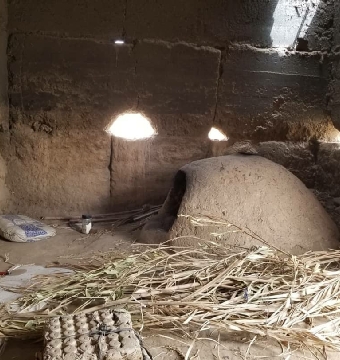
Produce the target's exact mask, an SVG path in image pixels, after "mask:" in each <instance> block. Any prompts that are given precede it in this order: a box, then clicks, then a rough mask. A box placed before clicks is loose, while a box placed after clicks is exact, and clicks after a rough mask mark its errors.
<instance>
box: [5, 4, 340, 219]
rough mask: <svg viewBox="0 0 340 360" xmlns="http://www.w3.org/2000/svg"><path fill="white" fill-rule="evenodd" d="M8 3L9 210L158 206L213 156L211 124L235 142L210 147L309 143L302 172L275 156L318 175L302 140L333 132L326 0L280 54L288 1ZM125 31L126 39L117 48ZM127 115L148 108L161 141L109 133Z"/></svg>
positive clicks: (288, 26) (331, 24)
mask: <svg viewBox="0 0 340 360" xmlns="http://www.w3.org/2000/svg"><path fill="white" fill-rule="evenodd" d="M7 2H8V4H7V8H8V24H7V26H6V25H5V24H6V23H7V20H4V17H3V16H1V18H0V19H1V20H0V21H1V26H0V31H1V36H0V52H1V54H6V52H7V67H6V66H4V64H3V60H0V79H1V85H0V116H1V118H0V120H1V121H0V139H1V142H2V143H3V144H5V141H8V144H7V146H5V148H6V150H2V147H0V155H3V158H4V160H3V161H2V160H1V157H0V186H1V181H2V180H1V179H3V178H4V176H5V170H6V168H7V170H6V184H7V187H8V188H9V191H10V194H11V195H10V201H9V202H8V203H7V204H8V205H7V208H6V209H7V210H8V211H11V212H21V213H26V214H30V215H34V216H37V215H47V214H49V215H63V214H78V213H85V212H103V211H107V210H113V209H118V208H122V207H136V206H140V205H142V204H144V203H150V202H151V203H159V202H161V201H163V200H164V198H165V196H166V193H167V191H168V188H169V184H170V182H171V178H172V176H173V174H174V173H175V171H176V170H177V169H178V168H179V167H180V166H182V165H184V164H186V163H187V162H190V161H192V160H196V159H200V158H204V157H208V156H211V155H212V154H215V152H216V151H215V150H214V147H215V145H214V144H212V142H211V141H210V140H209V139H208V137H207V135H208V132H209V130H210V128H211V127H212V126H217V127H219V128H221V129H222V130H223V131H224V132H225V133H226V134H227V135H228V137H229V138H230V140H229V143H226V144H224V145H222V146H220V148H219V149H218V151H217V153H218V154H223V152H224V150H225V147H226V146H229V144H231V143H233V142H235V141H239V140H244V139H250V140H252V141H255V142H257V143H258V142H270V144H271V145H270V146H272V145H273V144H274V145H275V144H277V142H280V143H281V144H286V142H287V141H288V142H289V143H287V144H288V145H280V146H283V147H284V146H288V147H290V146H295V145H289V144H291V143H292V142H293V143H295V142H303V143H304V144H307V145H306V146H307V148H308V153H309V154H311V155H310V156H308V157H307V158H303V164H304V167H303V168H301V164H300V163H299V162H298V161H295V162H294V161H293V162H292V161H290V160H287V159H286V158H287V156H288V155H287V156H286V157H284V158H285V159H286V160H287V161H288V162H289V163H290V164H297V165H296V166H298V167H299V168H297V169H295V170H296V173H297V174H298V175H299V174H300V175H299V176H300V177H301V178H302V179H303V180H305V179H306V180H305V182H306V184H307V185H308V186H314V185H315V184H316V183H317V180H316V179H317V173H318V172H317V171H316V170H315V154H314V153H315V151H314V150H313V149H315V147H313V146H312V148H311V149H312V150H311V151H310V150H309V149H310V148H309V146H310V145H309V141H311V140H313V141H316V140H317V141H332V139H334V136H335V134H336V130H335V129H334V127H333V123H332V118H331V116H335V117H336V106H337V105H336V100H334V101H333V103H331V101H332V99H333V98H334V96H332V94H333V92H332V91H333V90H330V89H331V88H330V84H334V88H335V87H336V86H337V85H336V79H337V77H336V74H335V73H336V69H337V68H336V64H335V62H336V57H335V56H334V52H336V51H337V50H336V48H334V33H335V31H334V29H336V24H337V22H336V20H337V19H338V17H339V14H338V13H336V11H335V5H334V1H331V0H328V1H326V0H322V1H320V4H319V6H318V8H317V10H316V12H315V16H314V17H313V18H312V19H311V20H310V24H309V27H308V29H307V31H306V33H305V34H304V36H303V38H302V39H300V40H299V41H300V42H301V44H302V48H301V49H299V50H301V51H295V50H294V49H295V45H296V44H295V45H294V44H293V45H294V46H293V47H292V48H289V49H288V47H286V49H279V48H278V44H279V42H280V41H281V40H282V41H283V42H285V41H288V40H287V39H292V38H293V37H294V36H295V34H294V33H293V31H295V30H294V29H295V27H294V26H295V25H296V24H297V23H298V22H299V21H300V20H299V19H300V18H301V16H303V12H302V11H303V8H301V9H300V8H298V9H297V10H296V7H295V6H296V1H293V0H280V1H278V0H271V1H269V0H255V1H254V0H242V1H234V0H227V1H226V0H188V1H185V2H183V1H181V0H174V1H157V0H149V1H140V0H138V1H137V0H116V1H111V0H98V1H89V0H85V1H84V0H82V1H80V0H58V1H57V0H50V1H43V0H8V1H7ZM301 3H304V2H303V1H301ZM0 4H1V6H2V7H3V8H5V5H6V4H5V1H4V0H1V1H0ZM338 10H339V9H337V11H338ZM299 11H300V12H301V13H299ZM1 13H2V12H1ZM287 14H288V15H287ZM294 14H295V15H294ZM280 19H281V20H280ZM282 19H283V20H282ZM275 28H278V29H279V34H280V36H282V39H281V40H280V38H278V40H277V39H276V40H275V41H276V43H274V40H273V35H272V34H273V29H275ZM120 38H124V39H125V40H126V44H125V45H123V46H117V45H115V43H114V41H115V40H116V39H120ZM289 41H291V40H289ZM294 41H295V39H294ZM6 50H7V51H6ZM0 59H3V57H0ZM7 69H8V86H7V82H6V78H7ZM339 78H340V77H339ZM3 79H4V81H3ZM7 99H8V100H9V111H8V108H7ZM126 111H140V112H143V113H144V114H145V115H146V116H147V117H148V118H149V119H150V120H151V122H152V124H153V125H154V127H155V128H156V130H157V133H158V135H157V136H156V137H154V138H153V139H150V140H143V141H136V142H129V141H124V140H121V139H117V138H112V137H110V136H109V135H108V134H107V133H106V132H105V131H104V128H105V127H106V126H107V125H108V124H109V122H110V121H111V120H112V119H114V117H115V116H117V115H118V114H120V113H123V112H126ZM1 114H2V115H1ZM332 114H333V115H332ZM4 134H5V136H4ZM1 136H2V137H1ZM6 139H7V140H6ZM295 147H296V146H295ZM274 150H275V148H273V149H272V150H270V153H271V154H273V153H274V154H275V151H274ZM289 151H290V150H289ZM313 151H314V152H313ZM317 151H319V150H317ZM332 151H333V150H332ZM270 156H272V155H270ZM292 157H294V156H293V155H292ZM280 159H281V158H280ZM288 159H289V156H288ZM274 160H276V158H275V156H274ZM286 160H285V161H286ZM1 161H2V162H1ZM277 161H278V162H279V161H280V160H279V158H277ZM2 163H3V166H2V165H1V164H2ZM294 166H295V165H294ZM294 166H293V165H291V167H293V170H294ZM327 171H328V170H327ZM318 179H319V178H318ZM318 181H319V180H318ZM0 199H1V197H0ZM0 201H1V200H0ZM0 204H1V202H0Z"/></svg>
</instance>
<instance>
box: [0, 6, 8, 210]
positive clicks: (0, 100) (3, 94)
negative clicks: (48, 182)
mask: <svg viewBox="0 0 340 360" xmlns="http://www.w3.org/2000/svg"><path fill="white" fill-rule="evenodd" d="M6 50H7V4H6V2H5V0H0V211H3V210H4V209H5V208H6V201H7V199H8V189H7V186H6V173H7V166H6V161H5V160H6V157H7V156H6V153H7V149H8V140H9V133H8V93H7V91H8V81H7V56H6Z"/></svg>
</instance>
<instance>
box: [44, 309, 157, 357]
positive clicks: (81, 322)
mask: <svg viewBox="0 0 340 360" xmlns="http://www.w3.org/2000/svg"><path fill="white" fill-rule="evenodd" d="M43 359H44V360H151V358H150V357H149V355H148V354H147V352H146V351H145V349H144V348H143V347H142V344H141V341H140V338H139V336H138V334H136V333H135V332H134V330H133V329H132V323H131V316H130V314H129V313H128V312H127V311H125V310H115V311H112V310H103V311H99V312H98V311H96V312H93V313H91V314H79V315H75V316H73V315H69V316H63V317H55V318H51V320H50V321H49V322H48V324H47V326H46V330H45V350H44V356H43Z"/></svg>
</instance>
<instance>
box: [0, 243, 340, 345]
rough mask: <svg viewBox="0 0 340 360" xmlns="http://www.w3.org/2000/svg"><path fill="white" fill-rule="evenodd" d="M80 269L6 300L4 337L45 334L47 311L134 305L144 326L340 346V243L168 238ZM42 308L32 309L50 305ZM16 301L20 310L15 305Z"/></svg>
mask: <svg viewBox="0 0 340 360" xmlns="http://www.w3.org/2000/svg"><path fill="white" fill-rule="evenodd" d="M113 256H114V254H110V253H107V254H104V255H103V256H102V257H101V262H102V265H100V266H97V267H93V265H92V267H91V268H90V269H89V270H84V269H83V268H82V270H80V271H76V272H75V273H74V274H72V275H58V276H45V277H39V278H37V279H36V281H35V283H34V284H33V285H32V286H31V287H29V288H28V289H24V290H23V295H22V296H21V297H20V298H19V300H18V301H17V302H16V303H15V304H9V305H7V306H4V307H3V308H2V309H1V313H0V316H1V320H0V332H1V334H2V335H3V336H27V335H30V334H40V333H41V331H42V328H43V324H44V321H45V320H46V318H47V317H50V316H56V315H59V314H63V313H67V312H70V311H71V310H70V309H72V311H74V312H75V313H77V312H81V311H86V312H91V311H94V310H97V309H101V308H106V307H116V306H126V307H127V308H128V309H129V310H130V311H131V312H133V314H141V315H142V316H140V317H139V318H136V322H137V323H138V322H140V323H142V324H143V328H144V329H155V328H156V329H157V330H158V331H159V329H160V328H163V329H164V328H167V329H174V330H179V329H182V330H183V331H187V330H188V328H189V327H190V329H192V328H197V329H218V330H220V331H234V332H241V331H242V332H244V331H246V332H248V333H252V334H255V335H257V336H267V337H270V338H273V339H275V340H277V341H279V342H287V343H290V344H291V345H295V346H307V347H309V348H310V347H317V348H318V347H323V346H325V347H327V348H331V349H334V350H337V351H340V330H339V328H340V267H339V264H340V251H338V250H334V251H319V252H308V253H306V254H304V255H301V256H291V255H287V254H282V253H281V252H279V251H276V250H275V249H272V248H270V247H268V246H262V247H259V248H252V249H237V248H228V247H223V246H221V245H218V244H215V243H213V242H206V241H205V242H204V245H203V243H202V246H201V247H200V248H198V249H185V248H176V249H174V248H170V249H169V248H168V247H165V246H160V247H157V248H155V249H147V250H146V251H145V252H143V253H140V254H135V255H132V256H128V257H126V258H124V259H121V260H112V258H113ZM42 304H43V309H42V310H40V311H34V312H33V311H30V309H32V308H36V307H39V306H40V307H41V306H42ZM14 305H16V306H17V307H18V308H19V311H13V310H11V309H12V308H13V306H14Z"/></svg>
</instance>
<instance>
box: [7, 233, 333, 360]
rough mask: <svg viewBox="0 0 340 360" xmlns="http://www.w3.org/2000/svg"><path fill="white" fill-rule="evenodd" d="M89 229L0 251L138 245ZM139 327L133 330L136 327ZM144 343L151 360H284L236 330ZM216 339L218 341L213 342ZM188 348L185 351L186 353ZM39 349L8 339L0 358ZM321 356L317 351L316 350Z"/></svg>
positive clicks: (284, 353)
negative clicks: (224, 333)
mask: <svg viewBox="0 0 340 360" xmlns="http://www.w3.org/2000/svg"><path fill="white" fill-rule="evenodd" d="M94 230H95V231H96V233H95V234H92V235H89V236H86V235H82V234H80V233H78V232H76V231H74V230H71V229H69V228H67V227H59V228H58V230H57V235H56V236H55V237H53V238H51V239H49V240H45V241H40V242H36V243H28V244H18V243H10V242H6V241H2V240H0V255H1V256H2V257H4V256H5V254H7V255H8V256H9V259H10V261H11V262H13V263H16V264H32V263H34V264H37V265H49V264H51V263H55V262H59V263H66V262H78V261H82V260H81V259H84V258H88V257H91V254H93V253H94V252H98V251H108V250H112V251H117V255H119V254H122V253H132V252H135V251H140V246H138V245H136V244H134V241H135V238H136V236H135V234H131V233H128V232H124V231H122V232H116V233H114V234H113V233H111V232H109V231H107V230H105V229H94ZM0 268H1V269H7V268H8V264H6V263H4V261H2V262H1V261H0ZM136 330H139V329H136ZM142 336H143V341H144V345H145V347H146V348H147V349H148V350H149V351H150V353H151V354H152V355H153V357H154V360H156V359H157V360H166V359H169V360H182V359H202V360H234V359H235V360H236V359H241V360H251V359H259V358H267V359H275V358H277V359H288V358H289V356H288V350H287V349H286V348H284V347H283V346H282V345H279V344H277V343H275V342H271V341H268V340H267V339H257V341H256V343H254V344H253V343H252V341H253V340H254V336H249V335H244V334H240V335H237V336H236V337H235V336H232V335H228V336H226V337H222V336H221V337H220V338H219V335H218V334H217V333H206V334H200V335H199V336H198V337H197V338H196V340H195V341H194V342H193V341H192V340H190V339H188V338H185V337H180V336H175V335H174V334H171V333H167V332H163V331H162V329H160V330H159V332H158V331H157V332H156V331H154V332H153V333H148V332H144V331H143V332H142ZM218 340H219V341H218ZM189 348H190V352H189ZM42 349H43V343H42V342H33V341H18V340H10V341H9V342H8V344H7V346H6V349H5V352H4V353H3V354H2V355H1V356H0V358H1V360H14V359H20V360H34V359H35V356H36V353H38V352H41V351H42ZM317 356H318V357H319V358H320V359H322V358H323V357H322V354H317ZM315 358H316V357H315V356H313V355H312V354H308V353H304V352H294V353H293V355H292V356H291V357H290V358H289V359H290V360H293V359H315ZM338 358H339V356H338V354H328V359H329V360H332V359H334V360H335V359H338Z"/></svg>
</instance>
